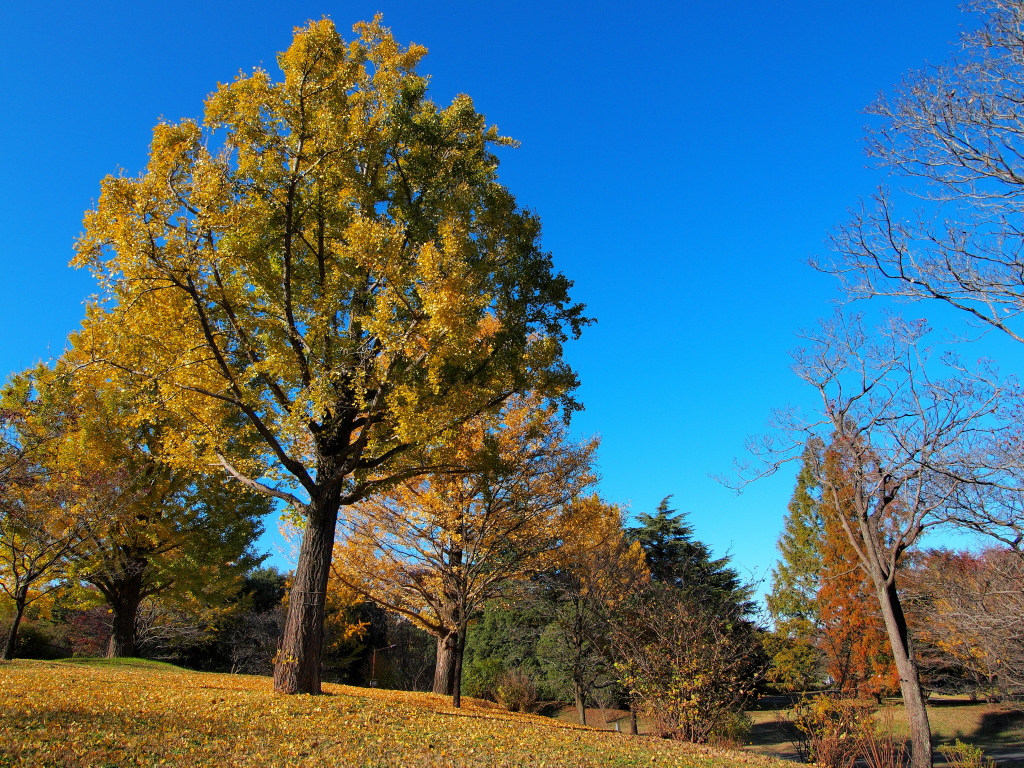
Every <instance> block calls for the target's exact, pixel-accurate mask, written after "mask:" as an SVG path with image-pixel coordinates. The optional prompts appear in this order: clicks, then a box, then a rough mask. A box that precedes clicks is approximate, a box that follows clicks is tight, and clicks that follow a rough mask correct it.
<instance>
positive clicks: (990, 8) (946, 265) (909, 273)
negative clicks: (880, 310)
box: [818, 0, 1024, 342]
mask: <svg viewBox="0 0 1024 768" xmlns="http://www.w3.org/2000/svg"><path fill="white" fill-rule="evenodd" d="M971 7H972V8H973V9H974V10H977V11H980V13H981V26H980V29H978V30H977V31H975V32H971V33H968V34H965V35H964V36H963V38H962V41H961V50H960V52H959V55H957V56H954V57H952V58H951V59H950V60H949V61H948V62H947V63H945V64H944V65H942V66H937V67H929V68H926V69H922V70H920V71H917V72H912V73H910V74H909V75H907V76H906V78H905V79H904V81H903V82H902V83H901V84H900V85H899V86H898V87H897V88H896V89H895V90H894V92H893V93H892V95H891V96H889V97H881V98H880V99H879V100H878V101H877V102H876V103H875V104H873V105H872V106H871V107H869V108H868V112H869V113H870V114H872V115H875V116H877V117H878V118H880V123H879V125H878V126H877V127H876V128H875V129H874V130H873V131H872V132H871V133H870V134H869V135H868V139H867V150H868V154H869V155H870V156H871V157H874V158H876V159H877V160H878V161H879V163H880V164H881V165H883V166H884V167H887V168H889V169H890V170H891V171H892V173H893V174H894V175H895V176H897V177H900V178H901V179H903V180H904V181H906V182H907V184H908V187H909V191H910V193H911V195H912V196H916V197H917V198H918V202H919V206H920V207H921V208H922V210H921V211H920V212H919V213H917V214H916V216H915V217H914V218H912V219H908V218H906V213H905V212H902V213H901V211H902V209H901V207H900V205H899V204H898V202H897V199H896V197H895V196H894V195H893V194H892V193H890V192H888V191H880V192H879V193H878V194H876V196H875V197H874V199H873V201H872V202H871V203H865V204H862V205H861V206H860V209H859V210H858V211H857V212H856V213H855V214H854V216H853V218H852V219H851V221H850V222H849V223H847V224H846V225H845V226H843V227H841V228H839V229H838V230H837V231H836V233H835V234H834V236H833V245H834V248H835V250H836V252H837V253H838V256H839V258H838V259H836V260H835V261H833V262H831V263H823V264H820V265H818V266H819V267H820V268H823V269H825V270H826V271H830V272H834V273H836V274H839V275H841V276H842V278H843V279H844V282H845V285H846V288H847V290H848V291H849V294H850V295H851V296H853V297H868V296H894V297H900V298H904V299H910V300H919V299H930V300H934V301H938V302H942V303H944V304H946V305H948V306H952V307H955V308H957V309H958V310H961V311H962V312H965V313H966V314H967V315H969V316H970V317H971V318H972V319H973V320H974V321H975V322H976V323H979V324H981V325H982V326H984V327H990V328H997V329H999V330H1000V331H1001V332H1003V333H1005V334H1007V335H1008V336H1009V337H1011V338H1013V339H1015V340H1016V341H1019V342H1024V327H1021V325H1020V323H1019V322H1018V319H1019V317H1020V315H1021V314H1022V313H1024V222H1022V220H1021V212H1022V204H1024V107H1022V105H1024V2H1021V0H980V1H978V2H974V3H972V4H971Z"/></svg>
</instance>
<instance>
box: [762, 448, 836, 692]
mask: <svg viewBox="0 0 1024 768" xmlns="http://www.w3.org/2000/svg"><path fill="white" fill-rule="evenodd" d="M822 451H823V448H822V444H821V441H820V440H818V439H814V438H812V439H811V440H810V441H808V443H807V447H806V448H805V449H804V455H803V462H802V464H801V467H800V472H799V473H798V475H797V479H796V488H795V489H794V490H793V497H792V499H791V500H790V502H789V508H788V509H789V514H788V515H786V518H785V521H784V523H783V530H782V533H781V534H780V535H779V541H778V545H777V546H778V549H779V562H778V564H777V565H776V567H775V569H774V570H773V571H772V586H771V592H769V593H768V595H767V603H768V611H769V613H770V614H771V617H772V620H773V622H774V624H775V633H774V635H773V636H772V638H771V641H772V645H773V646H774V647H772V648H771V654H772V668H771V670H770V672H769V679H770V680H772V682H774V683H775V684H777V685H781V686H782V687H785V688H790V689H794V690H806V689H807V688H808V687H811V686H813V685H815V684H816V683H818V682H819V681H820V680H821V677H822V664H821V662H822V659H821V651H820V649H819V648H818V639H819V633H820V626H819V622H820V615H819V614H820V612H819V603H818V590H819V587H820V584H821V570H822V562H821V549H822V537H823V535H824V520H823V518H822V513H821V479H820V477H819V473H820V471H821V464H822V458H823V457H822Z"/></svg>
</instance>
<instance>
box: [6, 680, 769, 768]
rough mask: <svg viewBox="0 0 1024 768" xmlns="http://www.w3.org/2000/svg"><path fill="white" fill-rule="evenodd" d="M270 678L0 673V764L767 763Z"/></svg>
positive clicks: (423, 700) (429, 701)
mask: <svg viewBox="0 0 1024 768" xmlns="http://www.w3.org/2000/svg"><path fill="white" fill-rule="evenodd" d="M325 690H326V692H327V693H328V694H329V695H326V696H318V697H311V696H292V697H286V696H278V695H275V694H274V693H273V692H272V690H271V683H270V680H268V679H267V678H262V677H250V676H245V675H224V674H207V673H198V672H191V671H187V670H183V669H179V668H177V667H172V666H170V665H166V664H156V663H153V662H144V661H126V662H119V663H109V662H104V661H88V662H82V661H74V660H68V661H52V662H48V661H13V662H5V663H3V664H0V765H3V766H43V765H46V766H53V765H60V766H80V767H81V768H100V767H101V766H122V765H168V766H197V765H216V766H275V767H276V766H313V765H316V766H396V767H397V766H402V768H419V767H420V766H424V767H425V766H430V768H442V767H445V766H458V767H459V768H461V767H462V766H466V767H467V768H468V767H474V768H475V767H477V766H508V768H513V767H516V768H518V766H536V767H537V768H539V767H540V766H549V767H554V766H557V767H562V766H565V767H566V768H568V767H570V766H572V767H575V766H593V767H594V768H598V767H600V768H607V767H611V766H614V767H616V768H619V767H621V768H626V767H627V766H652V765H653V766H667V767H668V766H680V767H685V768H724V767H725V766H734V765H739V764H746V765H756V766H766V767H767V766H773V765H776V763H772V762H770V761H768V760H766V759H763V758H759V757H756V756H751V755H747V754H743V753H733V752H728V751H723V750H713V749H707V748H700V747H695V746H692V745H687V744H680V743H675V742H669V741H664V740H661V739H655V738H650V737H633V736H624V735H619V734H614V733H608V732H601V731H596V730H591V729H589V728H582V727H580V726H576V725H571V724H567V723H560V722H557V721H553V720H550V719H547V718H542V717H538V716H532V715H519V714H512V713H509V712H506V711H504V710H502V709H498V708H495V707H494V705H489V704H488V703H487V702H476V701H472V700H469V701H466V706H464V708H463V709H462V710H456V709H452V708H451V707H450V706H448V704H447V703H446V700H444V699H442V698H440V697H436V696H433V695H431V694H415V693H402V692H395V691H381V690H372V689H364V688H352V687H348V686H341V685H326V686H325Z"/></svg>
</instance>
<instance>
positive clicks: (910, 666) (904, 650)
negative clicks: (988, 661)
mask: <svg viewBox="0 0 1024 768" xmlns="http://www.w3.org/2000/svg"><path fill="white" fill-rule="evenodd" d="M872 575H873V576H874V574H872ZM874 582H875V591H876V593H877V595H878V602H879V603H880V605H881V608H882V618H883V619H884V620H885V630H886V633H887V634H888V635H889V644H890V645H891V646H892V655H893V659H894V660H895V662H896V669H897V671H898V672H899V673H900V693H901V694H902V696H903V706H904V709H905V710H906V712H907V720H908V721H909V724H910V765H911V768H931V764H932V733H931V726H930V725H929V723H928V709H927V707H926V706H925V700H924V692H923V691H922V690H921V678H920V676H919V674H918V668H917V660H916V659H915V658H914V647H913V645H912V643H911V641H910V633H909V632H908V631H907V620H906V617H905V616H904V614H903V606H902V605H901V604H900V597H899V593H898V592H897V590H896V584H895V582H893V583H892V584H886V583H885V582H884V581H882V580H881V579H880V578H877V577H876V578H874Z"/></svg>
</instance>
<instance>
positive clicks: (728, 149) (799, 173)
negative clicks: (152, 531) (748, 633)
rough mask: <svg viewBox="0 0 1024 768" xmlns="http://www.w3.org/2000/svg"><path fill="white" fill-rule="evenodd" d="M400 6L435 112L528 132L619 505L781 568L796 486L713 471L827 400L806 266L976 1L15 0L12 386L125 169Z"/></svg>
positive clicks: (511, 169)
mask: <svg viewBox="0 0 1024 768" xmlns="http://www.w3.org/2000/svg"><path fill="white" fill-rule="evenodd" d="M376 11H381V12H383V14H384V20H385V23H386V24H387V25H388V26H390V27H391V28H392V29H393V30H394V32H395V34H396V36H397V37H398V39H399V40H401V41H403V42H410V41H414V42H417V43H421V44H423V45H425V46H427V48H428V49H429V50H430V55H429V56H428V57H427V59H426V61H425V63H424V66H423V71H424V72H426V73H429V74H430V75H431V76H432V79H431V88H432V93H433V96H434V98H435V100H437V101H439V102H446V101H448V100H450V98H451V97H452V96H453V95H455V94H456V93H459V92H465V93H468V94H470V95H471V96H472V97H473V98H474V100H475V101H476V103H477V106H478V108H479V109H481V111H483V112H484V113H485V114H486V115H487V116H488V118H489V119H490V121H491V122H493V123H495V124H497V125H498V126H499V127H500V128H501V130H502V131H503V133H505V134H506V135H510V136H513V137H515V138H516V139H518V140H520V141H521V142H522V147H521V148H520V149H517V150H514V151H509V152H504V153H503V155H502V157H503V164H502V168H501V175H502V177H503V179H504V182H505V183H506V184H507V186H508V187H509V188H510V189H511V190H512V191H513V192H514V193H515V194H516V195H517V197H518V198H519V200H520V202H521V203H522V204H523V205H525V206H528V207H530V208H532V209H534V210H536V211H537V212H538V213H539V214H540V216H541V218H542V219H543V221H544V233H545V234H544V244H545V247H546V248H547V249H549V250H550V251H552V253H553V254H554V258H555V262H556V264H557V266H558V268H559V269H560V270H562V271H563V272H565V273H566V275H568V276H569V277H570V278H571V279H573V280H574V281H575V283H576V288H575V292H574V293H575V296H576V297H577V298H578V299H579V300H581V301H584V302H585V303H586V304H587V305H588V307H589V312H590V314H591V315H592V316H594V317H596V318H597V319H598V321H599V322H598V324H597V325H596V326H593V327H591V328H590V329H588V331H587V333H586V335H585V337H584V339H583V340H581V341H580V342H578V343H577V344H575V345H573V346H572V347H571V349H570V351H569V356H570V359H571V361H572V363H573V365H574V366H575V367H576V368H577V370H578V371H579V373H580V377H581V379H582V382H583V385H582V388H581V389H580V392H579V396H580V398H581V399H582V401H583V402H584V403H585V405H586V407H587V410H586V411H585V412H584V413H582V414H580V415H579V416H577V417H576V418H575V419H574V425H575V428H576V429H577V430H578V431H579V432H580V433H581V434H592V433H598V434H600V435H601V436H602V438H603V447H602V451H601V467H600V469H601V473H602V475H603V481H602V492H603V493H604V495H605V496H606V497H607V498H608V499H610V500H612V501H618V502H623V503H626V504H628V505H629V506H630V509H631V510H632V511H633V512H634V513H635V512H641V511H649V510H653V509H654V507H655V506H656V505H657V504H658V502H659V500H660V499H661V498H662V497H663V496H666V495H668V494H674V495H675V499H674V506H676V508H678V509H680V510H684V511H687V512H689V513H690V520H691V522H692V523H693V524H694V526H695V527H696V531H697V535H698V537H699V538H701V539H703V540H704V541H706V542H707V543H708V544H709V545H711V547H712V548H713V550H714V551H715V552H716V553H717V554H725V553H726V552H729V553H731V554H732V556H733V558H734V560H735V562H736V564H737V565H738V566H739V567H740V569H741V570H742V571H743V572H744V573H753V574H764V573H765V572H766V571H767V569H768V568H770V567H771V565H772V563H773V562H774V560H775V549H774V545H775V540H776V537H777V535H778V532H779V530H780V527H781V522H782V516H783V514H784V513H785V507H786V503H787V501H788V498H789V494H790V492H791V489H792V483H793V476H794V475H795V468H793V469H792V471H786V472H783V473H781V474H780V475H779V476H776V477H774V478H772V479H769V480H766V481H763V482H762V483H760V484H758V485H756V486H754V487H753V488H751V489H750V490H748V491H747V492H746V493H744V494H743V495H742V496H739V497H737V496H735V494H733V493H732V492H731V491H729V490H727V489H725V488H723V487H721V486H719V485H718V484H716V483H715V482H714V481H712V480H711V479H709V478H708V473H719V472H725V471H728V470H729V468H730V465H731V462H732V458H733V457H734V456H740V455H742V454H743V451H744V447H743V445H744V440H745V438H746V437H747V436H748V435H751V434H753V433H757V432H759V431H762V430H763V428H764V425H765V422H766V420H767V418H768V415H769V412H770V411H771V409H772V408H775V407H779V406H783V405H786V404H787V403H800V402H805V401H807V397H808V393H806V392H804V391H802V389H801V385H800V383H799V382H798V381H797V379H796V378H795V377H794V376H793V375H792V374H791V373H790V371H789V358H788V355H787V350H789V349H790V348H792V347H793V346H794V344H795V340H794V336H793V334H794V332H795V331H796V330H798V329H799V328H803V327H808V326H810V325H812V324H813V323H814V321H815V319H816V318H817V317H819V316H822V315H826V314H828V313H829V312H830V306H829V302H830V301H831V300H832V299H833V298H834V297H835V295H836V291H835V285H834V283H833V281H832V280H831V279H830V278H828V277H824V276H821V275H818V274H816V273H814V272H813V271H812V270H811V269H810V268H809V267H807V266H806V265H805V262H806V260H807V259H808V258H809V257H811V256H814V255H817V254H822V253H824V252H825V239H826V235H827V232H828V230H829V228H830V227H832V226H835V225H836V224H838V223H840V222H841V221H843V219H844V218H845V215H846V210H847V208H849V207H850V206H852V205H854V204H855V203H856V201H857V199H858V197H859V196H864V195H868V194H870V193H871V192H872V190H873V189H874V187H875V185H876V184H878V183H879V182H880V181H882V180H883V176H882V175H881V173H880V172H879V171H877V170H874V169H871V168H868V167H867V160H866V158H865V157H864V155H863V152H862V147H861V143H860V137H861V135H862V133H863V131H862V128H863V126H864V124H865V123H866V120H867V118H866V117H865V116H864V114H863V112H862V110H863V108H864V106H865V105H867V104H868V103H869V102H870V101H871V100H872V99H873V98H874V97H875V95H876V94H877V93H878V92H879V91H881V90H884V89H887V88H889V87H890V86H891V85H893V84H894V83H895V82H897V81H898V80H899V78H900V77H901V76H902V74H903V73H904V72H906V71H907V70H909V69H911V68H914V67H918V66H920V65H922V64H923V63H924V62H925V61H932V62H938V61H941V60H942V59H944V58H945V57H946V55H947V53H948V52H949V51H950V45H951V44H952V43H953V42H954V41H955V40H956V38H957V37H958V34H959V31H960V30H961V28H962V27H963V26H964V25H968V26H969V25H970V24H971V23H972V18H971V17H969V16H966V15H964V14H962V13H960V12H959V10H958V3H957V0H897V1H896V2H893V0H860V2H846V3H831V2H825V3H823V2H820V0H817V1H812V0H791V1H790V2H786V3H767V2H763V0H677V1H676V2H661V1H659V2H652V3H646V4H644V5H643V9H642V10H640V9H636V10H634V7H633V6H631V5H630V4H626V3H606V2H600V1H595V2H554V3H553V2H550V1H546V2H538V1H537V0H520V2H515V3H498V2H481V0H473V1H472V2H465V1H457V2H456V1H453V2H425V1H424V0H419V1H418V2H412V1H409V2H405V1H392V0H372V1H371V2H366V1H364V0H351V1H349V2H340V1H338V0H322V1H321V2H308V1H307V0H288V1H287V2H281V0H276V1H275V2H266V1H265V0H250V1H248V2H235V1H231V2H224V1H221V0H205V1H204V2H197V1H196V0H180V1H179V2H175V3H155V2H149V1H148V0H135V1H134V2H128V1H127V0H126V1H125V2H103V1H102V0H99V1H97V2H90V3H83V2H78V1H77V0H74V1H73V0H57V1H56V2H49V3H29V2H21V3H16V2H5V3H0V56H2V64H0V67H2V69H0V104H2V110H3V117H2V118H0V147H2V148H3V164H2V173H3V179H2V184H0V261H2V266H3V275H4V278H5V282H4V286H3V300H2V301H0V328H2V329H3V344H2V347H0V375H6V374H7V373H8V372H10V371H14V370H18V369H21V368H24V367H26V366H28V365H30V364H32V363H33V362H35V361H37V360H40V359H48V358H49V357H51V356H54V355H57V354H59V353H60V351H61V350H62V349H63V345H64V342H65V339H66V336H67V334H68V333H69V332H70V331H72V330H73V329H74V328H75V327H76V326H77V324H78V322H79V320H80V318H81V316H82V304H83V301H84V300H85V298H86V297H87V296H88V295H89V294H90V292H91V291H92V290H93V287H92V284H91V281H90V278H89V276H88V275H87V274H85V273H82V272H77V271H75V270H71V269H70V268H68V267H67V262H68V260H69V259H70V258H71V255H72V250H71V249H72V243H73V241H74V239H75V237H76V236H77V235H78V233H79V232H80V230H81V219H82V213H83V212H84V211H85V210H86V209H87V208H89V207H91V206H92V204H93V201H94V199H95V197H96V195H97V193H98V185H99V181H100V179H101V178H102V177H103V176H104V175H106V174H108V173H112V172H115V171H117V169H119V168H123V169H125V170H126V171H128V172H130V173H135V172H137V171H138V170H139V169H140V168H141V167H142V166H143V164H144V163H145V157H146V149H147V145H148V141H149V135H150V131H151V129H152V126H153V125H154V124H155V123H156V122H157V121H158V120H159V119H160V118H161V117H165V118H167V119H169V120H177V119H180V118H183V117H190V116H199V115H200V114H201V110H202V103H203V99H204V97H205V96H206V94H207V93H209V92H210V91H211V90H213V89H214V88H215V86H216V84H217V83H218V82H219V81H226V80H229V79H231V78H232V77H234V75H235V74H236V73H238V72H239V70H249V69H251V68H252V67H254V66H259V65H262V66H264V67H265V68H267V69H269V70H270V71H271V72H272V73H273V72H275V71H276V70H275V53H276V52H277V51H280V50H283V49H284V48H285V47H286V46H287V45H288V43H289V40H290V38H291V32H292V28H293V27H294V26H297V25H302V24H304V23H305V22H306V21H307V20H308V19H311V18H320V17H322V16H330V17H331V18H333V19H334V21H335V22H336V23H337V24H338V27H339V28H340V29H342V30H343V31H344V32H346V34H347V30H349V29H350V27H351V25H352V23H354V22H355V21H358V20H361V19H367V18H370V17H372V15H373V14H374V13H375V12H376Z"/></svg>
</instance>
